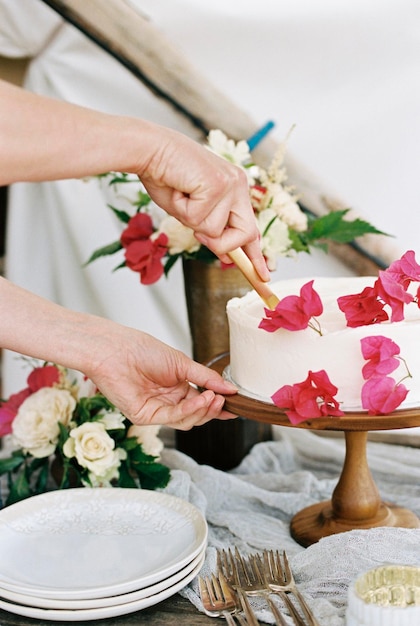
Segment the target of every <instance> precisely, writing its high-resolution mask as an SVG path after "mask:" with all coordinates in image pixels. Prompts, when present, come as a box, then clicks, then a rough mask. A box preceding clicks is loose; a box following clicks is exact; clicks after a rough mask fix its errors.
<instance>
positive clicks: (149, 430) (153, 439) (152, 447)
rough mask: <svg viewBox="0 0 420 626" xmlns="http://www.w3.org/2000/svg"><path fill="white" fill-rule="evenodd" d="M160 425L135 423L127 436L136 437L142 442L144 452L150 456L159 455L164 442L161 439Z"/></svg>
mask: <svg viewBox="0 0 420 626" xmlns="http://www.w3.org/2000/svg"><path fill="white" fill-rule="evenodd" d="M159 430H160V426H154V425H152V426H140V425H138V424H133V425H132V426H130V428H129V429H128V432H127V437H135V438H136V439H137V441H138V443H141V445H142V447H143V452H145V453H146V454H150V456H156V457H159V456H160V453H161V452H162V450H163V442H162V441H161V440H160V439H159V437H158V434H159Z"/></svg>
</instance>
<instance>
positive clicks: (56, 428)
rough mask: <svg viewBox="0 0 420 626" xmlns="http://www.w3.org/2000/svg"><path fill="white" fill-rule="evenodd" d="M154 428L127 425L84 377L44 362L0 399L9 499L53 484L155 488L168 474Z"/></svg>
mask: <svg viewBox="0 0 420 626" xmlns="http://www.w3.org/2000/svg"><path fill="white" fill-rule="evenodd" d="M158 431H159V427H158V426H157V427H155V426H136V425H133V424H131V422H129V421H128V419H126V418H125V417H124V415H122V414H121V413H120V412H119V411H118V410H117V409H116V408H115V407H114V406H113V405H112V404H111V403H110V402H109V401H108V400H107V399H106V398H105V397H104V396H103V395H102V394H101V393H99V392H98V390H97V389H96V388H95V386H94V385H93V383H92V382H91V381H89V380H87V379H81V380H78V379H77V377H76V376H75V379H74V380H73V379H72V378H70V374H69V372H68V370H66V369H65V368H62V367H59V366H57V365H54V364H49V363H45V364H44V366H42V367H35V368H34V369H33V370H32V371H31V373H30V374H29V376H28V379H27V387H26V388H25V389H23V390H22V391H20V392H19V393H16V394H13V395H12V396H11V397H10V398H9V399H8V400H7V401H3V402H1V403H0V436H6V435H10V439H11V443H12V448H13V451H12V452H11V455H10V456H9V457H8V458H1V459H0V475H3V474H6V475H7V479H8V488H9V494H8V497H7V500H6V503H5V504H6V505H7V504H12V503H14V502H17V501H19V500H23V499H24V498H27V497H29V496H32V495H35V494H38V493H42V492H44V491H47V490H49V489H51V488H52V487H51V484H53V485H54V483H55V486H56V487H58V488H59V489H66V488H69V487H81V486H83V487H111V486H116V487H128V488H144V489H157V488H163V487H165V486H166V485H167V484H168V482H169V478H170V472H169V469H168V468H167V467H165V466H164V465H162V464H160V463H159V462H158V460H159V454H160V452H161V450H162V448H163V444H162V442H161V440H160V439H159V438H158Z"/></svg>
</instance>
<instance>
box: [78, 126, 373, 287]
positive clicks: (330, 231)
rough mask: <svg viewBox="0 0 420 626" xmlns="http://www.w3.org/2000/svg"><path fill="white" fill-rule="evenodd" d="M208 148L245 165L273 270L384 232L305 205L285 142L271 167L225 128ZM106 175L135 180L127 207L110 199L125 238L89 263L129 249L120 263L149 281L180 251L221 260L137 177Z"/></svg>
mask: <svg viewBox="0 0 420 626" xmlns="http://www.w3.org/2000/svg"><path fill="white" fill-rule="evenodd" d="M207 148H208V149H209V150H211V151H213V152H214V153H216V154H218V155H219V156H220V157H222V158H224V159H226V160H228V161H230V162H232V163H234V164H235V165H237V166H238V167H240V168H242V169H243V170H244V171H245V173H246V175H247V179H248V185H249V194H250V200H251V204H252V206H253V208H254V213H255V219H256V222H257V225H258V228H259V231H260V233H261V246H262V252H263V254H264V256H265V258H266V261H267V265H268V268H269V269H270V270H272V271H273V270H275V269H276V262H277V258H278V257H282V256H292V255H294V254H296V253H299V252H310V249H311V248H312V247H318V248H322V249H323V250H324V251H327V242H328V241H334V242H337V243H349V242H351V241H353V240H354V239H355V238H357V237H360V236H362V235H364V234H366V233H376V234H383V233H381V231H378V230H377V229H376V228H374V227H373V226H372V225H370V224H369V223H367V222H365V221H364V220H361V219H358V218H357V219H354V220H349V219H346V214H347V213H348V209H344V210H341V211H333V212H331V213H329V214H327V215H325V216H322V217H318V218H316V217H314V216H313V215H311V214H310V213H308V212H306V211H304V210H302V209H301V207H300V206H299V204H298V196H297V195H296V193H295V191H294V189H293V188H292V187H290V186H288V185H287V174H286V169H285V167H284V163H283V162H284V155H285V147H284V144H282V145H281V146H280V148H279V151H278V153H277V154H276V155H275V156H274V158H273V161H272V163H271V165H270V167H269V168H268V169H267V170H265V169H263V168H261V167H259V166H257V165H255V164H254V163H253V162H252V159H251V154H250V150H249V146H248V143H247V142H246V141H239V142H237V143H235V142H234V141H233V140H232V139H228V138H227V137H226V135H225V134H224V133H223V132H222V131H220V130H212V131H210V133H209V135H208V138H207ZM101 178H102V179H105V180H107V182H108V183H109V185H111V186H112V188H113V189H114V190H115V191H117V193H119V192H121V189H122V185H124V187H125V189H127V184H130V191H129V193H128V194H126V195H124V193H122V194H121V195H120V196H119V199H120V201H121V203H124V204H125V205H126V207H127V208H121V207H115V206H113V205H108V206H109V207H110V209H111V210H112V211H113V212H114V213H115V215H116V216H117V217H118V219H119V220H120V221H121V222H122V223H123V224H125V228H124V230H123V231H122V234H121V237H120V239H118V240H117V241H115V242H113V243H111V244H109V245H106V246H104V247H102V248H100V249H98V250H96V251H94V252H93V254H92V255H91V257H90V258H89V259H88V261H87V264H88V263H91V262H92V261H94V260H95V259H97V258H99V257H102V256H105V255H111V254H115V253H116V252H118V251H120V250H124V260H123V261H122V262H121V263H120V264H119V265H118V266H117V267H116V268H115V269H119V268H121V267H128V268H130V269H131V270H133V271H134V272H138V273H139V274H140V282H141V283H142V284H145V285H150V284H152V283H155V282H157V281H158V280H159V279H160V277H161V276H162V275H163V274H165V275H167V274H168V272H169V270H170V269H171V267H172V266H173V265H174V263H175V262H176V261H177V259H178V258H180V257H183V258H186V259H199V260H201V261H203V262H206V263H212V262H214V261H216V256H215V255H214V254H213V253H212V252H211V251H210V250H208V248H206V247H205V246H202V245H201V244H200V243H199V242H198V241H197V239H196V238H195V237H194V232H193V231H192V230H191V229H190V228H187V227H186V226H183V225H182V224H181V223H180V222H179V221H178V220H177V219H176V218H174V217H172V216H169V215H167V214H166V213H165V212H164V211H162V209H160V208H159V207H157V206H156V205H155V204H154V203H153V202H152V201H151V199H150V197H149V195H148V194H147V193H145V190H144V188H143V187H142V185H141V183H140V182H139V180H138V178H137V177H135V176H131V175H128V174H125V173H122V174H118V173H115V172H111V173H108V174H104V175H103V176H102V177H101Z"/></svg>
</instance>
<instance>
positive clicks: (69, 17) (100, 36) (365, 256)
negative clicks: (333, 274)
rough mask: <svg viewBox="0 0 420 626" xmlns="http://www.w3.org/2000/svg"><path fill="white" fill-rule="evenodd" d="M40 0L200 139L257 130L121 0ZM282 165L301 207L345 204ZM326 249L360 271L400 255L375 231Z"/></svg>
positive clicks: (263, 156) (303, 172)
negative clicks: (218, 131)
mask: <svg viewBox="0 0 420 626" xmlns="http://www.w3.org/2000/svg"><path fill="white" fill-rule="evenodd" d="M42 1H43V2H44V3H45V4H47V5H48V6H50V7H51V8H52V9H54V10H55V11H56V12H57V13H59V14H60V15H61V16H62V17H63V18H64V19H65V20H66V21H68V22H70V23H71V24H73V25H74V26H75V27H76V28H77V29H78V30H80V31H81V32H83V33H84V34H85V35H86V36H87V37H88V38H89V39H91V40H92V41H94V42H95V43H96V44H97V45H98V46H100V47H101V48H102V49H103V50H105V51H106V52H108V53H109V54H110V55H112V56H113V57H114V58H115V59H117V60H118V61H119V62H120V63H121V64H122V65H123V66H124V67H126V68H127V69H128V70H129V71H130V72H131V73H132V74H134V75H135V76H136V77H137V78H139V79H140V80H141V81H142V82H143V83H144V84H145V85H146V86H147V87H148V88H149V89H150V90H151V91H152V92H153V93H154V94H155V95H156V96H157V97H159V98H163V99H164V100H165V101H167V102H168V103H169V104H170V105H171V106H172V107H173V108H174V109H175V110H176V111H178V113H179V114H181V115H183V116H185V117H186V118H187V119H189V121H190V122H191V123H192V124H193V125H194V126H195V127H196V128H197V129H199V131H200V132H201V133H202V134H203V138H204V136H205V135H206V134H207V133H208V131H209V130H211V129H213V128H220V129H221V130H223V131H224V132H225V133H226V134H227V135H228V136H230V137H232V138H233V139H235V140H239V139H244V138H246V137H250V136H251V135H253V134H254V132H255V131H256V130H257V129H258V124H257V123H256V122H255V120H254V119H253V118H252V117H251V116H249V115H248V114H247V113H246V112H245V111H243V110H242V109H241V108H240V107H239V106H238V105H236V104H235V103H234V102H232V101H231V100H230V99H229V98H227V97H226V96H225V95H224V94H223V93H222V92H221V91H220V90H218V89H217V88H216V87H215V86H214V85H212V84H211V83H210V82H209V81H208V80H206V79H205V78H204V77H203V75H202V74H201V72H200V71H199V70H198V69H197V68H196V67H194V65H193V64H192V63H191V62H190V61H189V60H188V59H187V58H185V56H184V55H183V54H182V53H181V52H180V51H179V49H178V48H177V47H176V45H174V44H173V43H172V42H170V41H169V40H168V39H167V37H166V36H165V35H164V34H163V33H162V32H161V31H160V30H159V29H158V28H157V27H156V26H155V25H153V24H152V23H151V22H150V20H148V19H147V17H146V16H144V15H143V14H142V13H140V12H139V11H137V10H136V9H135V8H134V7H133V6H132V5H131V4H129V3H128V2H127V1H126V0H106V1H104V0H88V1H86V0H42ZM278 147H279V143H278V142H276V141H275V140H274V139H272V138H271V137H267V138H266V139H264V141H263V142H262V143H261V144H260V145H259V146H258V147H257V148H256V149H255V150H254V151H253V157H254V159H255V161H256V163H258V164H259V165H261V166H263V167H264V166H267V165H268V164H269V163H270V161H271V159H272V157H273V155H274V153H275V152H276V150H277V149H278ZM286 167H287V172H288V176H289V182H290V183H291V184H292V185H294V186H295V187H296V189H297V190H298V191H299V194H300V203H301V205H302V206H303V207H304V208H306V209H308V210H309V211H311V212H312V213H314V214H315V215H324V214H325V213H327V212H329V211H331V210H334V208H335V209H337V208H343V207H346V203H344V202H343V200H342V199H340V198H337V197H336V196H335V194H332V193H331V192H330V191H329V190H328V189H326V188H325V186H324V185H323V184H322V183H321V182H320V181H319V179H318V178H317V177H316V175H315V174H314V173H313V172H311V171H309V169H308V168H307V167H306V166H304V165H303V164H302V163H301V162H299V161H297V160H295V159H294V158H293V156H292V155H290V154H287V155H286ZM347 207H348V205H347ZM349 215H350V214H349ZM352 215H353V216H355V213H354V212H353V214H352ZM362 217H363V216H362ZM376 226H377V227H378V228H380V225H376ZM330 252H331V254H333V255H334V256H335V257H337V258H338V259H340V260H341V261H342V262H343V263H344V264H345V265H347V266H348V267H349V268H350V269H351V270H352V271H353V272H354V273H355V274H359V275H368V274H376V273H377V272H378V270H379V269H383V268H385V267H387V266H388V265H389V263H391V262H392V261H393V260H394V259H395V258H397V257H398V256H399V255H400V252H399V250H397V249H396V248H395V247H394V246H393V245H392V239H390V238H388V237H385V236H380V235H367V236H365V237H363V238H360V240H358V242H357V244H355V245H335V246H331V247H330Z"/></svg>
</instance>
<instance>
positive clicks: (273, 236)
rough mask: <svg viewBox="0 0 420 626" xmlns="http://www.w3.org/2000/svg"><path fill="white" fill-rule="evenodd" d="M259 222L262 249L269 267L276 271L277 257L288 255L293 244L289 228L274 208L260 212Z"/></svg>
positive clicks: (258, 215)
mask: <svg viewBox="0 0 420 626" xmlns="http://www.w3.org/2000/svg"><path fill="white" fill-rule="evenodd" d="M257 223H258V228H259V231H260V233H261V249H262V252H263V254H264V256H265V258H266V260H267V267H268V269H269V270H270V271H274V270H275V269H276V264H277V257H279V256H287V254H288V252H289V249H290V246H291V245H292V242H291V240H290V238H289V229H288V227H287V224H285V223H284V222H283V221H282V220H281V219H280V218H279V217H278V215H277V213H276V212H275V211H274V210H273V209H266V210H265V211H262V212H261V213H258V214H257ZM267 227H268V229H267Z"/></svg>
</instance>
